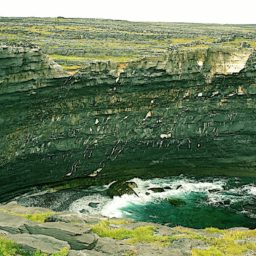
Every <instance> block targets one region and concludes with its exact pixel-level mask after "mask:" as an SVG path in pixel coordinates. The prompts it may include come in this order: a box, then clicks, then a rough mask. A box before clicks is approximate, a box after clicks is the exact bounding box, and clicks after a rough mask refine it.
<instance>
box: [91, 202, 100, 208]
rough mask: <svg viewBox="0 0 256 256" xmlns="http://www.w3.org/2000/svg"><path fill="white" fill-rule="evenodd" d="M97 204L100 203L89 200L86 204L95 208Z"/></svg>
mask: <svg viewBox="0 0 256 256" xmlns="http://www.w3.org/2000/svg"><path fill="white" fill-rule="evenodd" d="M99 204H100V203H95V202H90V203H89V204H88V206H90V207H92V208H97V207H98V205H99Z"/></svg>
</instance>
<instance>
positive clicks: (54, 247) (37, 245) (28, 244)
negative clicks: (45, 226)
mask: <svg viewBox="0 0 256 256" xmlns="http://www.w3.org/2000/svg"><path fill="white" fill-rule="evenodd" d="M7 237H8V238H9V239H10V240H12V241H14V242H15V243H17V244H18V245H20V246H21V247H23V248H24V249H26V250H31V251H36V250H40V251H42V252H44V253H54V252H57V251H59V250H60V249H62V248H64V247H66V248H68V249H69V248H70V246H69V244H68V243H67V242H65V241H60V240H58V239H56V238H54V237H49V236H45V235H31V234H9V235H7Z"/></svg>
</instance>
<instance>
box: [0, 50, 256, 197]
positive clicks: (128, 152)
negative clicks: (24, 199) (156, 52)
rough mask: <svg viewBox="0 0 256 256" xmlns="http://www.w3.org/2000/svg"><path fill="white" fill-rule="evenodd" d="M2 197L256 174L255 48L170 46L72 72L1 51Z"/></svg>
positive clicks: (37, 56) (32, 53)
mask: <svg viewBox="0 0 256 256" xmlns="http://www.w3.org/2000/svg"><path fill="white" fill-rule="evenodd" d="M0 105H1V114H0V127H1V129H0V137H1V139H0V148H1V151H0V175H1V179H0V200H6V199H7V198H10V197H13V196H15V195H16V194H18V193H20V192H22V191H26V190H27V189H29V188H30V187H32V186H37V185H43V184H49V183H56V182H67V181H69V180H74V179H82V178H84V179H87V180H88V181H92V182H95V181H97V182H100V181H111V180H116V179H128V178H131V177H134V176H136V177H159V176H169V175H176V174H181V173H184V174H193V175H237V176H241V175H246V176H255V175H256V172H255V167H256V154H255V153H256V148H255V145H256V133H255V131H256V130H255V127H256V118H255V114H256V107H255V106H256V54H255V51H253V50H252V49H250V48H230V47H222V48H218V47H211V48H195V49H174V50H170V51H169V52H168V53H167V54H166V55H165V56H163V57H155V58H144V59H141V60H139V61H134V62H130V63H110V62H97V63H91V64H90V65H88V67H87V68H84V69H83V70H81V71H80V72H79V73H78V74H76V75H73V76H68V75H67V74H65V73H64V72H63V71H62V69H61V67H60V66H58V65H57V64H56V63H54V62H53V61H51V60H49V59H48V58H47V56H45V55H43V54H42V53H41V51H40V50H39V49H37V48H24V47H15V46H2V47H1V48H0Z"/></svg>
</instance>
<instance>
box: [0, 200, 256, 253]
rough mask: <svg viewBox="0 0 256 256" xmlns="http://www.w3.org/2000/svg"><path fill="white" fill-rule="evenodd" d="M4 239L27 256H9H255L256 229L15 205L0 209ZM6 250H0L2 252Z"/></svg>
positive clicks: (5, 205)
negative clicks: (148, 220)
mask: <svg viewBox="0 0 256 256" xmlns="http://www.w3.org/2000/svg"><path fill="white" fill-rule="evenodd" d="M3 239H7V240H11V241H13V242H14V243H15V244H17V245H18V247H19V248H20V249H19V250H20V251H21V252H23V253H24V252H25V253H26V254H22V253H21V254H11V252H9V253H10V254H8V255H11V256H12V255H35V254H33V253H35V252H36V253H39V252H40V253H41V254H37V255H60V256H64V255H68V256H82V255H91V256H94V255H95V256H98V255H99V256H100V255H116V256H119V255H120V256H122V255H123V256H136V255H139V256H149V255H168V256H172V255H173V256H179V255H180V256H183V255H191V254H192V255H255V253H256V246H255V242H256V230H249V229H246V228H232V229H227V230H220V229H216V228H206V229H191V228H185V227H174V228H170V227H168V226H164V225H160V224H155V223H146V222H135V221H132V220H129V219H108V218H104V217H103V216H86V215H84V214H77V213H73V212H52V211H50V210H49V209H46V208H35V207H24V206H21V205H19V204H17V203H16V202H15V201H13V202H10V203H8V204H4V205H1V206H0V245H3ZM1 249H2V248H1V246H0V252H1ZM22 250H23V251H22ZM43 253H45V254H43ZM56 253H59V254H56ZM207 253H209V254H207ZM213 253H217V254H213ZM3 255H4V254H3ZM6 255H7V254H6Z"/></svg>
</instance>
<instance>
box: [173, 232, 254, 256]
mask: <svg viewBox="0 0 256 256" xmlns="http://www.w3.org/2000/svg"><path fill="white" fill-rule="evenodd" d="M176 230H177V231H179V232H181V233H182V234H183V235H185V237H186V238H189V239H198V240H201V241H203V242H205V243H206V244H207V245H208V247H207V248H205V249H201V248H193V249H192V256H235V255H237V256H239V255H245V254H246V253H247V254H248V255H253V253H255V252H256V243H255V241H256V230H239V229H237V230H236V229H229V230H220V229H217V228H206V229H205V230H203V232H202V233H201V234H199V233H197V232H196V231H193V230H191V229H187V228H181V227H178V228H176ZM176 238H177V237H176Z"/></svg>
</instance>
